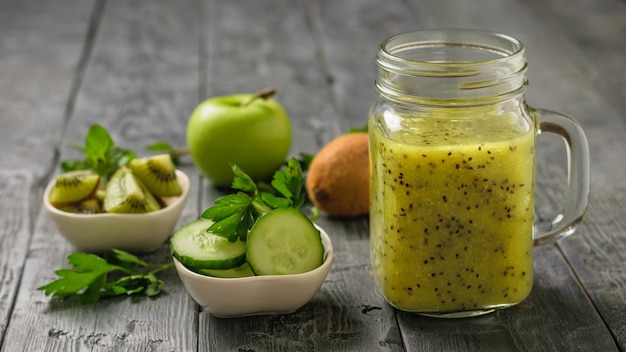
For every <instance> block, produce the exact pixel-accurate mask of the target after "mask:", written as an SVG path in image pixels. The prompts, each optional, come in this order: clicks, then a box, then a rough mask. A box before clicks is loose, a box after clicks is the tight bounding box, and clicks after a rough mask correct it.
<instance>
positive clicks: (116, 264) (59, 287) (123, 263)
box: [37, 249, 173, 303]
mask: <svg viewBox="0 0 626 352" xmlns="http://www.w3.org/2000/svg"><path fill="white" fill-rule="evenodd" d="M68 262H69V264H71V265H72V267H73V268H72V269H61V270H57V271H55V274H57V276H59V278H58V279H56V280H54V281H52V282H50V283H48V284H46V285H44V286H41V287H38V288H37V289H38V290H42V291H44V292H45V294H46V295H52V296H53V297H54V298H58V299H64V298H70V297H74V298H76V299H78V301H79V302H81V303H95V302H96V301H98V300H99V299H100V298H104V297H111V296H119V295H140V294H143V295H145V296H149V297H152V296H156V295H158V294H159V293H160V292H161V291H162V288H163V285H164V284H163V282H162V281H161V280H159V279H157V277H156V274H157V273H158V272H161V271H163V270H166V269H168V268H170V267H172V266H173V263H166V264H148V263H146V262H145V261H144V260H142V259H140V258H139V257H137V256H135V255H132V254H130V253H127V252H124V251H121V250H117V249H112V250H109V251H107V252H106V253H105V255H104V258H102V257H100V256H97V255H95V254H87V253H72V254H70V255H69V256H68ZM139 269H143V270H139ZM146 271H147V272H146ZM113 273H116V274H118V275H117V276H116V277H117V279H113V278H110V277H109V274H113Z"/></svg>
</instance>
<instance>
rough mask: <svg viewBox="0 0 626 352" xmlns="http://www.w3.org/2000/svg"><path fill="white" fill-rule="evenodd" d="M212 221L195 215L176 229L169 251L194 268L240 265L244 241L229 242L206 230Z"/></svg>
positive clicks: (222, 267)
mask: <svg viewBox="0 0 626 352" xmlns="http://www.w3.org/2000/svg"><path fill="white" fill-rule="evenodd" d="M211 224H213V221H211V220H207V219H198V220H195V221H192V222H190V223H189V224H187V225H185V226H183V227H181V228H180V229H178V231H176V232H175V233H174V235H173V236H172V239H171V240H170V248H171V251H172V255H173V256H174V257H175V258H176V259H178V261H180V262H181V263H182V264H184V265H185V266H187V267H189V268H191V269H194V270H198V269H212V270H224V269H232V268H236V267H239V266H241V265H243V264H244V263H245V262H246V243H245V242H242V241H235V242H229V241H228V239H227V238H225V237H222V236H219V235H216V234H214V233H211V232H208V231H207V229H208V228H209V226H211Z"/></svg>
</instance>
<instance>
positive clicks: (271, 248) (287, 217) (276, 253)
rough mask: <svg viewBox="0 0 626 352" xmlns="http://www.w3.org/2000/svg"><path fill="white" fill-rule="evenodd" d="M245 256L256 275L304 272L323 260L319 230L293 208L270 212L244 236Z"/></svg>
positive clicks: (322, 247)
mask: <svg viewBox="0 0 626 352" xmlns="http://www.w3.org/2000/svg"><path fill="white" fill-rule="evenodd" d="M246 253H247V260H248V263H249V264H250V266H251V267H252V271H254V273H255V274H257V275H288V274H299V273H304V272H307V271H311V270H313V269H315V268H317V267H319V266H320V265H322V262H323V260H324V246H323V245H322V240H321V237H320V232H319V230H318V229H316V228H315V226H314V225H313V223H312V222H311V220H309V219H308V218H307V217H306V216H304V214H302V213H301V212H300V211H299V210H297V209H293V208H288V209H276V210H272V211H270V212H269V213H267V214H265V215H263V216H261V217H260V218H259V219H257V221H256V223H255V224H254V226H252V229H250V232H249V233H248V238H247V240H246Z"/></svg>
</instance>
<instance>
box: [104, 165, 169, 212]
mask: <svg viewBox="0 0 626 352" xmlns="http://www.w3.org/2000/svg"><path fill="white" fill-rule="evenodd" d="M159 209H161V206H160V205H159V202H157V200H156V199H155V198H154V196H153V195H152V193H150V191H149V190H148V189H147V188H146V186H144V185H143V184H142V183H141V181H139V180H138V179H137V178H136V177H135V175H133V173H132V171H131V170H130V169H128V168H127V167H120V168H119V169H118V170H117V171H116V172H115V173H114V174H113V176H111V179H110V180H109V182H108V183H107V187H106V194H105V196H104V210H106V211H107V212H109V213H147V212H151V211H156V210H159Z"/></svg>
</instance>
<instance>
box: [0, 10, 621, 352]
mask: <svg viewBox="0 0 626 352" xmlns="http://www.w3.org/2000/svg"><path fill="white" fill-rule="evenodd" d="M430 27H463V28H482V29H489V30H494V31H499V32H503V33H507V34H510V35H512V36H515V37H517V38H518V39H520V40H522V41H523V42H524V43H525V45H526V47H527V57H528V61H529V64H530V70H529V72H528V77H529V80H530V89H529V91H528V94H527V99H528V102H529V103H530V104H531V105H533V106H537V107H543V108H548V109H553V110H558V111H562V112H565V113H567V114H570V115H572V116H574V117H575V118H576V119H578V121H580V122H581V124H582V125H583V127H584V129H585V131H586V133H587V135H588V138H589V143H590V148H591V157H592V193H591V198H590V204H589V209H588V212H587V215H586V217H585V219H584V221H583V223H582V224H581V225H580V227H579V230H578V232H577V233H576V234H575V235H574V236H572V237H569V238H567V239H564V240H562V241H560V242H558V243H557V244H554V245H546V246H543V247H539V248H537V250H536V255H535V273H536V274H535V282H534V289H533V292H532V294H531V295H530V297H529V298H528V299H527V300H526V301H525V302H524V304H521V305H519V306H517V307H514V308H510V309H507V310H504V311H498V312H496V313H493V314H491V315H486V316H482V317H477V318H469V319H462V320H437V319H432V318H425V317H420V316H416V315H411V314H406V313H401V312H398V311H395V310H394V309H392V308H391V307H390V306H388V305H387V304H385V303H384V301H383V299H382V298H381V297H380V296H379V295H377V293H376V290H375V288H374V283H373V280H372V278H371V276H370V274H369V269H368V260H369V255H368V225H367V219H366V218H358V219H351V220H339V219H333V218H329V217H327V216H322V217H321V219H320V220H319V223H320V225H322V226H323V227H325V228H326V229H327V230H328V232H329V233H331V234H332V238H333V241H334V246H335V249H336V257H335V262H334V263H333V267H332V270H331V273H330V274H329V276H328V278H327V280H326V282H325V284H324V285H323V287H322V289H321V291H320V292H319V293H318V294H317V295H316V296H315V297H314V298H313V300H312V301H311V302H310V303H308V304H307V305H305V306H304V307H303V308H302V309H300V310H299V311H297V312H296V313H293V314H290V315H282V316H259V317H250V318H238V319H219V318H215V317H213V316H211V315H209V314H206V313H203V312H202V311H200V309H199V308H198V306H197V305H196V304H195V302H194V301H193V300H192V299H191V298H190V296H189V295H188V294H187V292H186V291H185V290H184V288H183V286H182V285H181V283H180V281H179V279H178V276H177V275H176V273H175V271H174V270H170V271H168V272H167V273H166V274H165V275H164V280H165V284H166V286H165V290H166V293H165V294H164V295H162V296H160V297H158V298H156V299H153V300H132V299H112V300H107V301H104V302H102V303H98V304H95V305H90V306H81V305H75V304H68V303H63V302H50V300H49V298H48V297H46V296H44V294H43V293H42V292H41V291H37V290H36V288H37V287H39V286H41V285H43V284H44V283H46V282H48V281H50V280H51V279H53V278H54V273H53V272H54V270H55V269H57V268H62V267H66V266H67V264H66V258H67V256H68V255H69V254H70V253H72V252H73V251H75V248H73V247H72V246H71V245H69V244H68V243H67V242H65V241H64V240H63V239H62V238H61V237H60V236H59V234H58V233H57V231H56V229H55V228H54V226H53V224H52V223H51V221H50V219H49V218H48V217H47V216H46V214H45V212H44V211H43V209H42V206H41V198H42V192H43V187H44V185H45V184H46V183H47V182H48V181H49V180H50V178H51V177H52V176H53V175H54V174H56V173H58V172H59V171H60V170H59V167H58V165H59V161H60V160H62V159H66V158H71V157H76V156H77V155H76V154H73V153H74V152H72V151H71V150H70V149H69V148H68V147H67V146H66V143H68V142H78V143H80V142H82V139H83V137H84V135H85V133H86V131H87V129H88V127H89V126H90V125H91V124H93V123H100V124H102V125H104V126H105V127H106V128H107V129H109V131H111V133H112V135H113V137H114V139H115V140H116V141H117V142H118V144H120V145H122V146H124V147H127V148H131V149H134V150H143V148H144V147H145V146H146V145H148V144H150V143H152V142H155V141H157V140H165V141H168V142H170V143H171V144H173V145H177V146H184V145H185V133H186V123H187V119H188V117H189V115H190V113H191V111H192V109H193V108H194V107H195V106H196V104H197V103H198V102H200V101H201V100H203V99H204V98H206V97H208V96H215V95H223V94H231V93H238V92H252V91H254V90H257V89H259V88H262V87H264V86H270V85H271V86H274V87H276V88H277V89H278V91H279V95H278V96H277V99H278V100H279V101H280V102H281V103H282V104H283V105H284V106H285V107H286V109H287V110H288V112H289V114H290V116H291V118H292V120H293V126H294V129H295V130H294V140H295V144H294V146H293V150H292V154H293V155H298V154H299V153H300V152H305V153H315V152H316V151H317V150H319V149H320V148H321V147H322V146H323V145H324V144H325V143H327V142H328V141H329V140H331V139H332V138H333V137H335V136H337V135H338V134H340V133H343V132H346V131H347V129H348V128H349V127H358V126H362V125H364V124H365V123H366V118H367V112H368V108H369V105H370V104H371V102H372V101H373V99H374V98H375V96H376V92H375V90H374V88H373V80H374V77H375V75H376V70H377V69H376V66H375V62H374V55H375V53H376V50H377V48H378V44H379V43H380V42H381V41H382V40H383V39H385V38H386V37H388V36H391V35H394V34H398V33H401V32H406V31H410V30H415V29H420V28H430ZM624 38H626V3H625V2H624V1H623V0H595V1H584V0H543V1H522V2H521V1H514V0H502V1H489V0H476V1H471V2H468V1H462V0H437V1H430V0H406V1H400V0H394V1H378V0H342V1H331V0H328V1H327V0H313V1H293V0H291V1H290V0H256V1H197V0H178V1H166V0H152V1H139V0H125V1H121V0H64V1H41V0H20V1H11V0H1V1H0V147H1V149H2V150H4V153H3V154H2V156H1V157H0V219H1V220H0V223H2V226H0V346H1V351H7V352H13V351H87V350H89V351H274V350H276V351H330V350H336V351H344V350H345V351H363V350H367V351H369V350H372V351H376V350H390V351H404V350H406V351H625V350H626V255H625V253H626V216H625V215H626V212H625V210H626V181H625V180H626V138H625V137H626V84H624V82H626V40H625V39H624ZM539 144H540V145H539V150H541V153H540V154H539V159H540V160H539V161H538V167H537V182H538V188H540V189H542V192H540V193H539V194H538V195H537V201H538V203H539V204H540V206H539V207H538V215H539V216H549V215H550V214H551V212H553V211H554V210H555V209H556V208H555V207H556V205H557V204H559V202H560V201H561V200H562V194H563V190H564V183H565V182H564V181H563V180H564V179H565V177H566V176H565V173H564V168H563V165H562V164H563V163H561V162H560V161H561V160H562V159H563V157H562V155H563V153H564V147H563V144H562V143H561V142H560V141H559V140H556V139H554V140H553V139H551V138H548V137H545V138H544V137H543V136H541V137H540V141H539ZM182 168H183V169H184V171H186V172H187V173H188V174H190V175H191V178H192V185H191V187H192V194H191V196H190V199H189V201H188V202H187V204H186V208H185V211H184V214H183V217H182V219H181V220H180V221H181V223H184V222H188V221H190V220H192V219H195V218H197V217H198V216H199V214H200V213H201V211H202V210H203V209H205V208H206V207H208V206H209V205H210V204H212V202H213V201H214V199H215V198H216V197H217V196H218V195H220V193H219V191H217V190H216V189H215V188H214V187H212V185H211V184H210V183H209V182H208V181H206V180H205V179H203V178H202V177H201V176H200V175H199V173H198V172H197V171H196V170H195V169H194V168H193V166H192V165H191V164H190V163H187V164H185V165H183V166H182ZM145 258H146V259H147V260H150V261H155V262H156V261H166V260H169V252H168V247H167V245H165V244H164V245H163V246H162V247H161V248H160V249H159V250H158V251H157V252H155V253H152V254H150V255H147V256H145Z"/></svg>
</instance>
